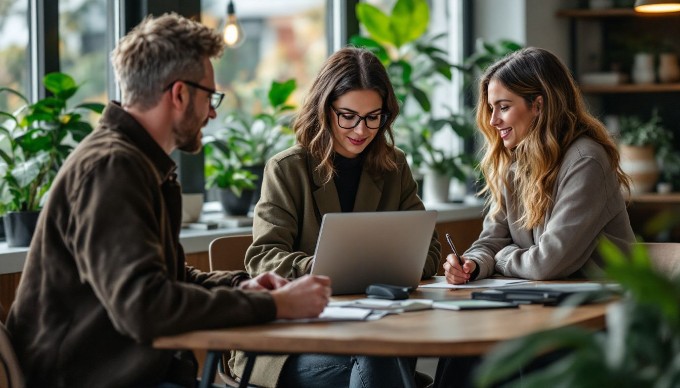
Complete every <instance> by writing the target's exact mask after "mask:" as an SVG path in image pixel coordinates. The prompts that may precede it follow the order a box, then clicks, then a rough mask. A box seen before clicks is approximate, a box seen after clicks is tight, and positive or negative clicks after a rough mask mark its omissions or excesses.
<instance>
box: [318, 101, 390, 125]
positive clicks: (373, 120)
mask: <svg viewBox="0 0 680 388" xmlns="http://www.w3.org/2000/svg"><path fill="white" fill-rule="evenodd" d="M331 109H333V112H335V114H336V115H337V116H338V126H340V128H344V129H352V128H355V127H356V126H357V125H359V123H360V122H361V120H364V124H366V128H369V129H378V128H382V126H383V125H385V123H386V122H387V118H388V117H389V116H390V115H389V114H387V113H379V114H370V115H366V116H359V115H358V114H356V113H349V112H338V111H337V110H335V108H334V107H333V106H332V105H331Z"/></svg>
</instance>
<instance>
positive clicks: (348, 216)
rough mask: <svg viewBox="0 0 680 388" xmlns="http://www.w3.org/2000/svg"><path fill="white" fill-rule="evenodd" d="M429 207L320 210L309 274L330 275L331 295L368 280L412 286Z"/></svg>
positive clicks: (433, 215)
mask: <svg viewBox="0 0 680 388" xmlns="http://www.w3.org/2000/svg"><path fill="white" fill-rule="evenodd" d="M436 220H437V212H436V211H434V210H412V211H390V212H363V213H328V214H326V215H324V217H323V221H322V224H321V230H320V232H319V238H318V241H317V244H316V252H315V254H314V264H313V265H312V274H315V275H326V276H329V277H330V278H331V287H332V289H333V295H339V294H359V293H364V292H365V291H366V287H367V286H368V285H369V284H373V283H386V284H393V285H398V286H407V287H417V286H418V283H419V282H420V278H421V276H422V273H423V266H424V265H425V260H426V259H427V253H428V250H429V247H430V241H431V239H432V233H433V231H434V227H435V223H436Z"/></svg>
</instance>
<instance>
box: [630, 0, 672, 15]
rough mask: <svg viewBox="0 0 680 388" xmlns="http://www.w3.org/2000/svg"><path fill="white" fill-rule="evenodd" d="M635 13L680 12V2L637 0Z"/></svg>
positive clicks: (670, 0)
mask: <svg viewBox="0 0 680 388" xmlns="http://www.w3.org/2000/svg"><path fill="white" fill-rule="evenodd" d="M635 11H636V12H643V13H663V12H678V11H680V0H676V1H673V0H635Z"/></svg>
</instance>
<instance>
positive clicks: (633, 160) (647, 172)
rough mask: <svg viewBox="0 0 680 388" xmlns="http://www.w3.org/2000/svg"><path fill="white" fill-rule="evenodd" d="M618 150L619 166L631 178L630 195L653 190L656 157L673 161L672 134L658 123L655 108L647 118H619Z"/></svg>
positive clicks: (657, 170) (657, 175)
mask: <svg viewBox="0 0 680 388" xmlns="http://www.w3.org/2000/svg"><path fill="white" fill-rule="evenodd" d="M619 151H620V153H621V168H622V169H623V171H624V172H625V173H627V174H628V175H629V176H630V177H631V179H632V180H633V185H632V187H631V192H632V194H641V193H647V192H650V191H652V190H653V188H654V186H655V185H656V183H657V181H658V179H659V174H660V171H659V166H658V163H657V158H659V159H660V160H661V161H662V162H664V161H665V163H667V164H669V163H670V164H672V163H675V162H676V161H674V160H673V159H674V150H673V135H672V133H671V132H670V131H668V130H667V129H666V128H665V127H664V126H663V125H662V123H661V118H660V117H659V115H658V112H656V111H654V112H652V116H651V117H650V119H649V120H647V121H644V120H642V119H640V118H639V117H637V116H622V117H621V118H620V120H619ZM669 168H671V167H670V166H669Z"/></svg>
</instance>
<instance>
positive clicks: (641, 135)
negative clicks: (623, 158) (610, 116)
mask: <svg viewBox="0 0 680 388" xmlns="http://www.w3.org/2000/svg"><path fill="white" fill-rule="evenodd" d="M672 140H673V134H672V133H671V132H670V131H668V130H667V129H666V128H665V127H664V126H663V125H662V124H661V117H660V116H659V113H658V112H657V111H656V110H655V111H653V112H652V117H651V118H650V119H649V120H647V121H644V120H642V119H640V118H639V117H637V116H621V117H620V118H619V142H620V143H621V144H626V145H632V146H652V147H654V148H655V149H656V150H657V151H661V150H662V149H665V148H668V147H672Z"/></svg>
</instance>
